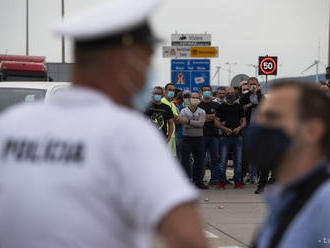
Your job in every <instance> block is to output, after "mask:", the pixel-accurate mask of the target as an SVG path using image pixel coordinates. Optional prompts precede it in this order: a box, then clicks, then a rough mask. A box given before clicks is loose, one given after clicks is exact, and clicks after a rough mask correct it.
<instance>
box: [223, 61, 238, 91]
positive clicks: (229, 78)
mask: <svg viewBox="0 0 330 248" xmlns="http://www.w3.org/2000/svg"><path fill="white" fill-rule="evenodd" d="M226 65H228V66H229V70H228V72H229V74H228V83H229V85H230V81H231V73H232V70H231V67H232V66H233V65H237V63H236V62H234V63H229V62H227V63H226Z"/></svg>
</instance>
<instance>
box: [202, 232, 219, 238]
mask: <svg viewBox="0 0 330 248" xmlns="http://www.w3.org/2000/svg"><path fill="white" fill-rule="evenodd" d="M204 233H205V237H206V238H208V239H218V238H219V236H217V235H215V234H214V233H211V232H209V231H204Z"/></svg>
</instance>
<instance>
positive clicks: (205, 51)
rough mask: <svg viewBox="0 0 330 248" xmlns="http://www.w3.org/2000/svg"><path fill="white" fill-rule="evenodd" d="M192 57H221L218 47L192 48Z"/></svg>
mask: <svg viewBox="0 0 330 248" xmlns="http://www.w3.org/2000/svg"><path fill="white" fill-rule="evenodd" d="M190 56H191V57H192V58H216V57H219V48H218V47H191V48H190Z"/></svg>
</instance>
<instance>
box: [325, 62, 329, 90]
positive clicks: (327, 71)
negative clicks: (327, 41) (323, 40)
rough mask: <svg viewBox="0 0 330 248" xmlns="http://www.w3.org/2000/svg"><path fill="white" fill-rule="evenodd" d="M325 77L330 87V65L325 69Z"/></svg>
mask: <svg viewBox="0 0 330 248" xmlns="http://www.w3.org/2000/svg"><path fill="white" fill-rule="evenodd" d="M325 78H326V80H327V81H326V83H327V85H328V87H330V66H328V67H327V68H326V70H325Z"/></svg>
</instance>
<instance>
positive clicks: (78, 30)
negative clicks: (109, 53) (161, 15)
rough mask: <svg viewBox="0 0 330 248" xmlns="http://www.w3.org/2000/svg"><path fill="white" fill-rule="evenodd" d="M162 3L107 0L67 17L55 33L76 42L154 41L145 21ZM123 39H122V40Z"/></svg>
mask: <svg viewBox="0 0 330 248" xmlns="http://www.w3.org/2000/svg"><path fill="white" fill-rule="evenodd" d="M161 2H162V0H108V1H104V2H101V3H97V4H95V5H92V6H91V7H89V8H87V9H84V10H81V11H78V12H76V13H73V14H72V15H68V16H66V17H65V18H64V19H63V20H62V21H60V22H59V23H57V25H56V26H55V28H54V30H55V32H56V33H57V34H59V35H63V36H66V37H68V38H72V39H73V40H75V41H81V42H89V41H100V40H103V39H105V41H110V42H114V43H117V42H122V41H123V42H125V40H126V42H134V41H135V40H140V41H141V40H142V41H148V42H156V41H157V39H155V38H154V36H153V35H152V32H151V30H150V27H149V25H148V18H149V16H150V15H151V14H152V11H153V10H155V9H156V7H157V6H158V5H159V4H160V3H161ZM123 38H124V39H123Z"/></svg>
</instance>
